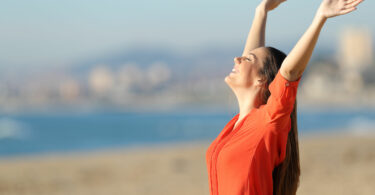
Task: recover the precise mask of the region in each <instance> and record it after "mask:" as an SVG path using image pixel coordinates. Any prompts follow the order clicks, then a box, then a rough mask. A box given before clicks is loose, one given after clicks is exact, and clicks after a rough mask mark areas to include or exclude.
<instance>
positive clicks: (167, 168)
mask: <svg viewBox="0 0 375 195" xmlns="http://www.w3.org/2000/svg"><path fill="white" fill-rule="evenodd" d="M209 144H210V143H209V142H191V143H182V144H172V145H162V146H158V147H149V148H139V149H116V150H111V151H100V152H98V151H97V152H93V153H72V154H56V155H49V156H46V155H44V156H32V157H17V158H6V159H4V158H2V159H0V194H6V195H8V194H9V195H13V194H26V195H34V194H35V195H53V194H77V195H83V194H85V195H95V194H105V195H106V194H127V195H133V194H134V195H144V194H152V195H169V194H179V195H185V194H186V195H188V194H189V195H193V194H194V195H195V194H206V195H208V194H209V191H208V177H207V170H206V164H205V152H206V149H207V147H208V146H209ZM300 154H301V168H302V175H301V182H300V187H299V189H298V193H297V194H306V195H310V194H311V195H312V194H314V195H316V194H330V195H332V194H340V195H342V194H350V195H352V194H361V195H367V194H371V195H373V194H375V137H374V136H353V135H324V136H323V135H320V136H309V137H302V138H300Z"/></svg>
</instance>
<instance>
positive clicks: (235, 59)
mask: <svg viewBox="0 0 375 195" xmlns="http://www.w3.org/2000/svg"><path fill="white" fill-rule="evenodd" d="M233 61H234V63H237V64H240V63H241V57H235V58H234V59H233Z"/></svg>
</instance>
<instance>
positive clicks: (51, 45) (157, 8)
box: [0, 0, 375, 69]
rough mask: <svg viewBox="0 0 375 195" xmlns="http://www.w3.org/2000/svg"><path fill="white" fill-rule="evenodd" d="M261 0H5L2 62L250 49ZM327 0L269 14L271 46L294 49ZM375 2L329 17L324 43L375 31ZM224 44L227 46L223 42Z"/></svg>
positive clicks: (55, 62) (56, 62) (53, 62)
mask: <svg viewBox="0 0 375 195" xmlns="http://www.w3.org/2000/svg"><path fill="white" fill-rule="evenodd" d="M259 2H260V1H238V0H236V1H230V2H229V1H178V2H177V1H167V0H164V1H118V0H115V1H106V2H105V3H104V2H103V1H97V0H94V1H71V0H69V1H61V2H50V1H46V0H37V1H9V0H6V1H2V6H1V7H0V25H1V26H2V32H1V37H0V44H1V45H2V47H1V54H0V68H1V69H8V68H11V67H20V68H32V67H58V66H60V67H61V66H67V65H72V64H75V63H77V61H82V60H86V59H91V58H92V57H95V56H98V55H104V54H111V53H113V52H120V51H126V50H131V49H133V48H139V47H145V48H147V47H154V48H157V47H163V48H170V49H173V50H174V51H179V52H181V53H184V52H186V53H191V52H193V51H196V50H197V48H198V49H201V48H207V49H208V48H209V47H217V46H218V47H228V48H237V47H239V48H238V51H240V50H241V49H243V46H244V43H245V40H246V37H247V33H248V31H249V28H250V25H251V21H252V18H253V15H254V10H255V7H256V6H257V4H258V3H259ZM320 2H321V1H312V0H310V1H291V0H289V1H287V2H285V3H283V4H282V5H281V6H280V7H279V8H277V10H276V11H272V12H271V13H270V14H269V17H268V24H267V45H274V46H275V47H278V48H281V49H283V50H284V51H286V52H288V51H290V49H291V48H292V46H293V45H294V44H295V43H296V42H297V40H298V38H299V37H300V36H301V35H302V34H303V32H304V31H305V30H306V28H307V27H308V25H309V24H310V23H311V21H312V18H313V16H314V13H315V11H316V9H317V8H318V6H319V4H320ZM374 5H375V2H373V1H366V2H364V3H363V4H362V5H360V6H359V9H358V10H357V11H355V12H353V13H351V14H349V15H346V16H340V17H337V18H333V19H330V20H328V22H327V24H326V26H325V27H324V29H323V31H322V33H321V37H320V40H319V42H318V45H317V50H320V49H334V48H330V47H332V45H336V44H337V42H338V40H339V38H338V36H337V35H338V32H339V31H340V30H342V29H343V28H345V27H347V26H352V27H353V28H357V27H358V28H366V29H368V30H369V31H370V33H371V35H372V36H374V31H375V30H374V28H375V25H374V21H373V20H372V19H371V18H373V16H374V14H373V13H372V9H371V8H372V7H374ZM224 50H225V49H224Z"/></svg>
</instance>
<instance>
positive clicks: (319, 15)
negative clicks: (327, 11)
mask: <svg viewBox="0 0 375 195" xmlns="http://www.w3.org/2000/svg"><path fill="white" fill-rule="evenodd" d="M314 20H315V21H317V22H318V23H324V22H325V21H326V20H327V17H326V16H325V15H324V14H323V13H321V12H320V11H319V10H318V11H317V12H316V14H315V17H314Z"/></svg>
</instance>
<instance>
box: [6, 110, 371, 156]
mask: <svg viewBox="0 0 375 195" xmlns="http://www.w3.org/2000/svg"><path fill="white" fill-rule="evenodd" d="M236 114H237V113H236V112H227V111H226V112H204V111H202V110H195V111H191V110H189V111H186V112H185V111H181V110H179V111H171V112H118V111H116V112H115V111H113V112H111V111H103V112H62V113H56V112H53V113H52V112H51V113H48V112H47V113H45V112H43V113H25V114H0V158H7V157H11V156H24V155H27V156H30V155H40V154H51V153H53V154H56V153H66V152H77V151H78V152H86V151H96V150H103V149H112V148H130V147H144V146H155V145H158V144H165V143H179V142H191V141H207V142H210V141H213V140H214V139H215V138H216V136H217V135H218V134H219V133H220V131H221V130H222V129H223V127H224V126H225V125H226V124H227V123H228V122H229V121H230V120H231V118H232V117H233V116H235V115H236ZM297 118H298V131H299V136H311V135H317V134H320V133H325V132H331V133H343V132H349V133H353V134H356V135H367V134H374V133H375V132H374V131H375V110H367V109H361V110H356V111H353V110H325V111H320V110H318V111H317V110H314V111H312V110H300V111H298V115H297Z"/></svg>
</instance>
